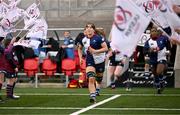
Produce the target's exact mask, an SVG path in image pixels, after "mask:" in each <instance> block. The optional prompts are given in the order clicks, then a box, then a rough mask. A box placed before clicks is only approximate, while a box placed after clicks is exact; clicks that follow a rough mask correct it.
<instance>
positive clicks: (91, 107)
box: [70, 95, 121, 115]
mask: <svg viewBox="0 0 180 115" xmlns="http://www.w3.org/2000/svg"><path fill="white" fill-rule="evenodd" d="M119 96H121V95H114V96H112V97H110V98H107V99H105V100H103V101H100V102H98V103H96V104H93V105H91V106H88V107H86V108H83V109H81V110H79V111H76V112H74V113H71V114H70V115H79V114H80V113H84V112H86V111H88V110H90V109H93V108H95V107H97V106H99V105H102V104H104V103H106V102H109V101H111V100H113V99H116V98H118V97H119Z"/></svg>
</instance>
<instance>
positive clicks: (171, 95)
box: [17, 93, 180, 97]
mask: <svg viewBox="0 0 180 115" xmlns="http://www.w3.org/2000/svg"><path fill="white" fill-rule="evenodd" d="M17 95H22V96H23V95H30V96H39V95H42V96H61V95H62V96H66V95H67V96H68V95H72V96H76V95H80V96H86V95H89V94H85V93H84V94H70V93H17ZM101 95H106V96H113V95H121V96H161V97H179V96H180V94H125V93H124V94H101Z"/></svg>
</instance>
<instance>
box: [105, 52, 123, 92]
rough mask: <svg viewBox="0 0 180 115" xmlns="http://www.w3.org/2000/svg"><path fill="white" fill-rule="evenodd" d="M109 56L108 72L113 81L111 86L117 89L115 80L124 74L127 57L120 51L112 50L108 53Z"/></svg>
mask: <svg viewBox="0 0 180 115" xmlns="http://www.w3.org/2000/svg"><path fill="white" fill-rule="evenodd" d="M107 56H108V57H109V64H108V65H109V66H108V73H109V76H110V81H111V84H110V85H111V88H112V89H115V87H116V86H115V81H116V80H117V79H118V78H120V76H121V75H122V70H123V67H124V62H125V58H124V57H123V56H122V55H121V53H120V52H119V51H113V50H110V51H109V52H108V54H107Z"/></svg>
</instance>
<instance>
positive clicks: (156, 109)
mask: <svg viewBox="0 0 180 115" xmlns="http://www.w3.org/2000/svg"><path fill="white" fill-rule="evenodd" d="M94 109H98V110H121V111H126V110H130V111H136V110H140V111H144V110H147V111H180V109H177V108H94Z"/></svg>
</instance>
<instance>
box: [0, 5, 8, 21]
mask: <svg viewBox="0 0 180 115" xmlns="http://www.w3.org/2000/svg"><path fill="white" fill-rule="evenodd" d="M8 10H9V9H8V5H7V4H6V3H5V2H1V3H0V18H4V17H5V15H6V13H7V12H8Z"/></svg>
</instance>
